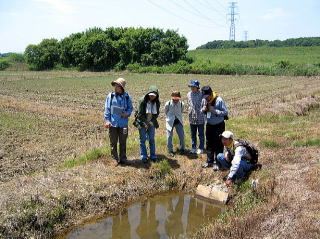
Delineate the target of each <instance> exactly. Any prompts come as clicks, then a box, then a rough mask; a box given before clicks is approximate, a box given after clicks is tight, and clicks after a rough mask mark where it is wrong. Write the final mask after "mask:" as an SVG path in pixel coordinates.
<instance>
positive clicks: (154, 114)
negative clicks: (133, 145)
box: [133, 86, 160, 163]
mask: <svg viewBox="0 0 320 239" xmlns="http://www.w3.org/2000/svg"><path fill="white" fill-rule="evenodd" d="M159 110H160V101H159V92H158V88H157V87H156V86H150V88H149V90H148V92H147V94H146V95H145V96H143V97H142V98H141V99H140V101H139V107H138V111H137V113H136V116H135V120H134V122H133V125H134V126H135V127H137V128H138V129H139V135H140V157H141V160H142V162H144V163H147V162H148V153H147V147H146V140H147V139H148V140H149V145H150V159H151V160H153V161H154V160H156V158H157V156H156V145H155V129H157V128H159V123H158V121H157V118H158V116H159Z"/></svg>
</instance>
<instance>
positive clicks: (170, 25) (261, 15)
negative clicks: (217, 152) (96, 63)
mask: <svg viewBox="0 0 320 239" xmlns="http://www.w3.org/2000/svg"><path fill="white" fill-rule="evenodd" d="M235 2H236V3H237V4H236V5H237V8H236V13H238V15H236V22H235V29H236V34H235V35H236V40H237V41H240V40H244V39H245V38H244V31H247V32H248V40H253V39H263V40H276V39H279V40H284V39H287V38H296V37H311V36H320V14H319V12H320V0H304V1H300V0H265V1H262V0H238V1H235ZM229 6H230V0H228V1H226V0H0V19H1V20H0V53H6V52H20V53H22V52H24V50H25V48H26V47H27V46H28V45H29V44H38V43H40V42H41V40H43V39H45V38H56V39H58V40H61V39H63V38H64V37H66V36H69V35H70V34H72V33H76V32H82V31H85V30H86V29H88V28H91V27H100V28H102V29H105V28H107V27H111V26H114V27H157V28H162V29H173V30H177V31H178V33H179V34H180V35H183V36H185V37H186V38H187V39H188V44H189V49H195V48H196V47H198V46H200V45H202V44H205V43H207V42H209V41H213V40H228V39H229V31H230V19H229V18H230V16H228V13H230V8H229Z"/></svg>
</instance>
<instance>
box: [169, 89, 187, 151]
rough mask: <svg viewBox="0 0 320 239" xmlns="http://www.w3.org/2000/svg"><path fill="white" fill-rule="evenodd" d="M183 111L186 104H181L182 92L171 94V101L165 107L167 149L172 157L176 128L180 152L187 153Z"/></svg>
mask: <svg viewBox="0 0 320 239" xmlns="http://www.w3.org/2000/svg"><path fill="white" fill-rule="evenodd" d="M183 109H184V103H183V102H181V94H180V92H179V91H173V92H172V94H171V100H169V101H167V102H166V104H165V107H164V112H165V115H166V129H167V149H168V153H169V155H170V156H171V157H173V156H174V152H173V145H172V136H173V129H174V128H176V131H177V134H178V136H179V141H180V147H179V152H180V153H182V154H183V153H184V151H185V143H184V130H183V121H182V113H183Z"/></svg>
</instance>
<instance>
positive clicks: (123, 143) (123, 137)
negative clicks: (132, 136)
mask: <svg viewBox="0 0 320 239" xmlns="http://www.w3.org/2000/svg"><path fill="white" fill-rule="evenodd" d="M119 131H120V133H119V143H120V163H122V162H125V161H126V160H127V138H128V128H125V129H124V128H119Z"/></svg>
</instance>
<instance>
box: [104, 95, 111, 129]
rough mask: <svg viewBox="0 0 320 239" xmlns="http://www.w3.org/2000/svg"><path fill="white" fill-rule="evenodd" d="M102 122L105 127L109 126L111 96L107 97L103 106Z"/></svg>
mask: <svg viewBox="0 0 320 239" xmlns="http://www.w3.org/2000/svg"><path fill="white" fill-rule="evenodd" d="M104 121H105V126H106V127H110V126H111V94H108V95H107V98H106V102H105V105H104Z"/></svg>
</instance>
